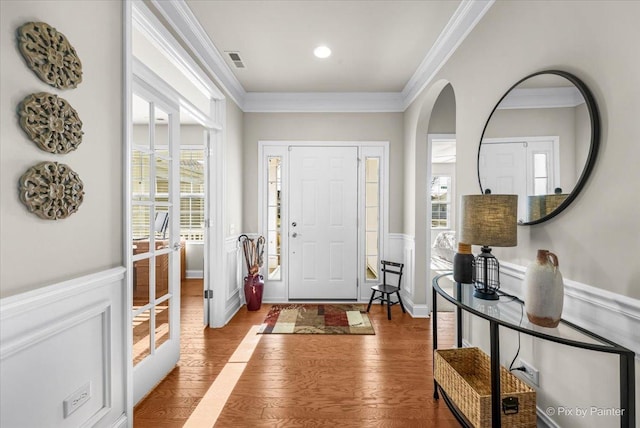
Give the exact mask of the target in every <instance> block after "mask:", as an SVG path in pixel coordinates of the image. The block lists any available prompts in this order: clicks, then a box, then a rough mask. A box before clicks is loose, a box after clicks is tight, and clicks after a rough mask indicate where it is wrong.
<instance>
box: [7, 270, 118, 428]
mask: <svg viewBox="0 0 640 428" xmlns="http://www.w3.org/2000/svg"><path fill="white" fill-rule="evenodd" d="M124 273H125V269H124V268H114V269H110V270H107V271H103V272H99V273H96V274H93V275H88V276H84V277H81V278H77V279H74V280H70V281H65V282H62V283H58V284H54V285H50V286H47V287H43V288H40V289H37V290H33V291H30V292H26V293H23V294H19V295H15V296H11V297H7V298H4V299H2V300H0V333H1V335H0V379H1V380H2V381H1V382H0V426H2V427H12V428H14V427H15V428H19V427H53V426H55V427H63V428H64V427H112V426H124V425H126V424H127V417H126V411H125V407H126V391H127V388H126V367H127V365H126V362H125V355H126V352H125V349H126V348H125V343H124V342H125V337H126V334H125V332H126V330H125V328H126V326H125V324H126V319H127V317H126V314H125V312H124V305H123V302H124V296H125V294H124V290H125V275H124ZM86 384H89V389H90V398H89V399H88V400H87V401H86V402H85V403H84V404H82V405H81V406H79V407H77V408H76V410H75V411H73V412H72V413H70V414H69V415H68V416H67V417H66V418H65V416H64V411H63V402H64V401H65V400H68V399H70V398H72V397H73V394H74V392H76V391H78V390H79V388H81V387H83V386H84V385H86Z"/></svg>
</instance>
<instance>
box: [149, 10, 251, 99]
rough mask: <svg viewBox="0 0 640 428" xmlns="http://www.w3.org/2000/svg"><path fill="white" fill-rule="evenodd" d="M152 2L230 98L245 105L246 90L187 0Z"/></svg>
mask: <svg viewBox="0 0 640 428" xmlns="http://www.w3.org/2000/svg"><path fill="white" fill-rule="evenodd" d="M150 2H151V4H153V6H154V7H155V8H156V10H158V12H159V13H160V14H161V15H162V16H163V17H164V19H166V20H167V23H168V24H169V25H170V26H171V29H172V30H173V31H175V33H176V34H177V35H178V36H179V37H180V38H181V39H182V41H183V42H184V43H185V44H186V45H187V46H188V47H189V48H190V50H191V52H192V53H193V55H195V56H196V57H197V59H198V60H199V61H200V64H202V66H203V67H204V68H205V69H206V71H207V72H208V73H209V74H210V75H211V77H213V78H214V79H215V81H216V82H217V83H218V84H219V85H220V86H221V88H222V89H223V90H224V91H225V92H226V93H227V94H228V95H229V97H230V98H231V99H233V101H234V102H235V103H236V104H237V105H238V107H240V108H241V109H242V108H243V105H244V97H245V96H246V91H245V90H244V88H243V87H242V85H241V84H240V81H239V80H238V79H237V78H236V76H235V75H234V74H233V72H232V71H231V69H230V68H229V66H228V65H227V63H226V62H225V61H224V58H223V57H222V54H220V51H219V50H218V49H217V48H216V47H215V45H214V44H213V42H212V41H211V39H210V38H209V35H208V34H207V32H206V31H205V30H204V28H202V25H201V24H200V21H198V19H197V18H196V16H195V15H194V14H193V12H192V11H191V9H190V8H189V6H187V3H186V2H185V1H184V0H181V1H162V0H150Z"/></svg>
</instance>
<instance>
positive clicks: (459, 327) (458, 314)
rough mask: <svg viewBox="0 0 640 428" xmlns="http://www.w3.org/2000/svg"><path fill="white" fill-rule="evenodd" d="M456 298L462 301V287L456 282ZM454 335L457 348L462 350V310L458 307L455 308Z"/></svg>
mask: <svg viewBox="0 0 640 428" xmlns="http://www.w3.org/2000/svg"><path fill="white" fill-rule="evenodd" d="M456 293H457V294H456V297H457V299H458V301H460V302H461V301H462V294H461V293H462V286H461V284H460V283H459V282H456ZM456 330H457V331H456V334H457V341H458V348H462V309H461V308H460V306H456Z"/></svg>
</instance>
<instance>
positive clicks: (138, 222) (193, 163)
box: [131, 148, 205, 241]
mask: <svg viewBox="0 0 640 428" xmlns="http://www.w3.org/2000/svg"><path fill="white" fill-rule="evenodd" d="M204 153H205V152H204V148H202V149H200V148H198V149H181V150H180V238H181V239H184V240H187V241H202V240H204V203H205V200H204V185H205V184H204V178H205V173H204V172H205V171H204ZM149 159H150V156H149V155H148V154H145V153H144V152H141V151H137V150H134V151H133V154H132V162H131V166H132V176H133V177H132V178H133V180H132V181H133V182H132V193H133V198H134V200H142V201H144V200H149V185H150V183H149V181H150V179H149V163H150V162H149ZM168 174H169V162H168V161H166V160H164V159H157V160H156V176H157V179H156V182H155V183H154V185H155V191H156V198H155V200H156V201H157V202H168V201H169V193H168V191H169V188H168V180H167V178H168ZM154 215H155V214H154ZM150 216H151V213H150V207H148V206H142V205H139V206H137V205H134V207H133V210H132V228H133V239H143V238H146V237H148V236H149V217H150Z"/></svg>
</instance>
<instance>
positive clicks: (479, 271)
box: [472, 246, 500, 300]
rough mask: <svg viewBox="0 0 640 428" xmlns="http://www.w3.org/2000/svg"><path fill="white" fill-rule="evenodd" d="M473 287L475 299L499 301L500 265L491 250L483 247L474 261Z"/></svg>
mask: <svg viewBox="0 0 640 428" xmlns="http://www.w3.org/2000/svg"><path fill="white" fill-rule="evenodd" d="M472 265H473V273H472V278H473V286H474V287H475V289H476V290H475V291H474V292H473V296H474V297H478V298H480V299H485V300H498V298H499V296H498V294H497V293H496V291H497V290H498V289H499V288H500V263H498V259H496V258H495V257H494V256H493V254H491V248H489V247H487V246H483V247H482V252H481V253H480V254H478V257H476V258H475V259H474V260H473V263H472Z"/></svg>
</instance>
